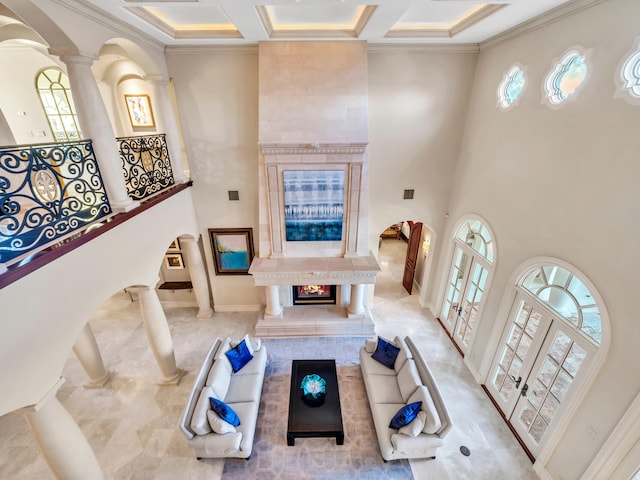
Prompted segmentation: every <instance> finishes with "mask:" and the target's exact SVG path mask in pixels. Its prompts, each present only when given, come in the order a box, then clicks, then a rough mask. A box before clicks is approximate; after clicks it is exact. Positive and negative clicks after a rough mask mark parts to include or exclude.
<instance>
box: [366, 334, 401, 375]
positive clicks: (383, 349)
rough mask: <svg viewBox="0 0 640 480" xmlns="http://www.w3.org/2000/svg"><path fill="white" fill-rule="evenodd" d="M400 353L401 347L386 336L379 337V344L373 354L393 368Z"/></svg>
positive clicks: (375, 357)
mask: <svg viewBox="0 0 640 480" xmlns="http://www.w3.org/2000/svg"><path fill="white" fill-rule="evenodd" d="M398 353H400V349H399V348H398V347H396V346H395V345H393V344H392V343H390V342H388V341H387V340H385V339H384V338H382V337H378V346H377V347H376V351H375V352H373V355H371V356H372V357H373V358H374V359H375V360H377V361H379V362H380V363H381V364H383V365H384V366H385V367H389V368H393V364H394V363H396V357H397V356H398Z"/></svg>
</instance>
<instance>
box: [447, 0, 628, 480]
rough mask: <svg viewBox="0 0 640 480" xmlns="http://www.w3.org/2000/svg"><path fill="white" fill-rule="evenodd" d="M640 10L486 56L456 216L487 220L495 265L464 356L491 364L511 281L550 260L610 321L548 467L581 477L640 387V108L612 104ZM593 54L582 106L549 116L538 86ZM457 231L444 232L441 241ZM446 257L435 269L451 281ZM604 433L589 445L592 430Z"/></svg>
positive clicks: (591, 12)
mask: <svg viewBox="0 0 640 480" xmlns="http://www.w3.org/2000/svg"><path fill="white" fill-rule="evenodd" d="M638 16H640V3H638V2H634V1H627V0H611V1H609V2H604V3H601V4H600V5H597V6H595V7H593V8H591V9H587V10H584V11H583V12H581V13H578V14H576V15H575V16H572V17H569V18H567V19H565V20H563V21H560V22H558V23H554V24H552V25H549V26H547V27H545V28H542V29H539V30H536V31H533V32H532V33H530V34H527V35H524V36H521V37H519V38H517V39H514V40H511V41H509V42H506V43H504V44H500V45H498V46H496V47H495V48H491V49H489V50H486V51H483V52H482V53H481V54H480V58H479V62H478V68H477V72H476V78H475V82H474V91H473V96H472V99H471V103H470V109H469V115H468V122H467V125H466V128H465V132H466V135H465V141H464V143H463V147H462V151H461V155H460V163H459V165H458V169H457V172H456V175H455V182H454V185H455V189H454V193H453V197H452V201H451V204H450V205H449V213H450V214H451V218H452V219H453V220H454V221H455V220H456V219H458V218H459V217H460V216H462V215H463V214H466V213H469V212H475V213H478V214H480V215H482V216H483V217H484V218H485V219H486V220H487V222H488V223H489V225H490V226H491V228H492V229H493V231H494V233H495V237H496V243H497V247H498V249H497V263H496V270H495V277H494V280H493V284H492V286H491V291H490V293H489V295H488V296H487V299H486V300H487V303H486V306H485V309H484V312H483V315H482V322H481V323H480V325H479V327H478V328H479V330H478V335H477V338H476V341H475V344H474V346H473V349H472V350H471V352H470V354H469V355H468V356H467V357H466V360H467V361H468V362H469V363H470V364H471V365H472V366H473V367H475V368H480V367H481V365H482V366H483V367H486V361H487V360H490V357H491V355H492V354H493V350H494V349H491V348H489V349H487V344H491V342H492V341H493V340H495V338H496V337H495V335H496V333H498V335H499V332H500V331H501V330H502V327H503V325H504V323H505V321H506V318H507V315H508V309H509V307H510V305H511V301H512V298H513V290H512V288H511V284H510V282H509V277H510V276H511V275H512V273H513V272H514V270H515V269H516V267H517V266H518V265H519V264H521V263H522V262H524V261H525V260H528V259H530V258H532V257H536V256H553V257H557V258H560V259H562V260H564V261H567V262H569V263H571V264H573V265H574V266H575V267H577V268H578V269H579V270H581V271H582V272H584V274H586V275H587V277H588V278H589V279H590V280H591V281H592V282H593V283H594V284H595V286H596V288H597V290H598V291H599V292H600V294H601V295H602V297H603V299H604V303H605V305H604V306H605V307H606V309H607V310H608V312H609V315H610V317H611V348H610V350H609V353H608V356H607V358H606V360H605V363H604V366H603V368H602V370H601V371H600V372H599V374H598V375H597V377H596V379H595V382H594V383H593V386H592V387H591V389H590V390H589V391H588V393H587V395H586V398H585V399H584V402H583V403H582V405H580V407H579V411H578V412H577V414H576V415H575V417H574V418H573V419H571V421H570V424H569V426H568V429H567V431H566V434H565V435H564V436H563V437H562V439H561V441H560V444H559V445H558V447H557V449H556V451H555V453H554V454H553V456H552V457H551V459H550V461H549V463H548V465H547V469H548V471H549V472H550V474H551V476H552V477H553V478H554V479H561V478H564V479H565V480H568V479H576V478H579V477H580V475H581V473H582V472H583V471H584V470H585V468H586V467H587V465H588V464H589V462H590V461H591V459H592V458H593V457H594V455H595V454H596V452H597V451H598V450H599V448H600V447H601V446H602V444H603V442H604V440H605V439H606V437H607V435H608V434H609V433H610V432H611V430H612V429H613V428H614V426H615V425H616V422H617V421H618V419H619V418H620V417H621V416H622V414H623V413H624V412H625V410H626V408H627V407H628V406H629V404H630V403H631V401H632V400H633V397H634V396H635V394H636V393H637V391H638V389H639V388H640V361H639V358H638V353H637V352H638V348H637V346H638V344H640V322H638V321H637V316H638V315H637V306H636V305H635V301H634V300H633V298H634V295H635V292H636V290H637V287H638V285H639V282H638V271H640V270H639V269H640V256H639V255H638V253H637V242H636V237H637V235H636V234H637V233H639V232H640V230H639V228H640V227H639V225H640V210H639V209H638V204H639V201H640V196H639V195H638V191H639V190H638V188H637V185H636V183H637V179H638V178H639V177H640V163H639V162H638V154H637V152H638V151H640V137H639V136H638V125H639V124H640V109H638V107H637V106H636V107H632V106H630V105H629V104H627V103H626V102H624V101H623V100H620V99H614V98H613V96H614V91H615V75H616V74H617V72H618V70H617V69H618V65H619V63H620V62H621V60H622V58H623V56H624V55H625V54H626V53H627V52H629V50H630V49H631V48H632V46H633V45H634V43H635V42H636V41H637V38H638V35H639V34H640V29H639V28H638V23H637V18H638ZM574 45H582V46H584V47H585V48H587V49H589V52H590V56H589V60H588V65H589V75H588V78H587V81H586V83H585V84H584V85H583V88H582V89H581V91H580V92H579V94H578V97H577V98H576V101H575V102H568V103H567V104H566V105H563V106H562V108H558V109H550V108H548V107H547V106H546V105H545V104H543V103H542V102H541V85H542V83H543V81H544V77H545V76H546V74H547V72H548V71H549V70H550V68H551V66H552V61H553V60H554V59H559V58H560V57H561V55H562V54H564V53H565V52H566V50H567V49H568V48H569V47H572V46H574ZM514 63H520V64H522V65H523V66H524V67H525V71H526V74H527V82H528V83H527V86H526V90H525V91H524V93H523V95H522V98H521V101H520V104H519V105H518V106H517V107H515V108H513V109H512V110H510V111H508V112H502V111H500V110H499V109H497V108H496V91H497V86H498V84H499V82H500V81H501V78H502V76H503V75H504V73H505V72H506V71H507V70H508V69H509V67H511V66H512V65H513V64H514ZM452 234H453V232H451V231H447V232H446V236H445V237H446V238H450V237H451V235H452ZM446 267H447V262H446V261H443V262H441V264H440V269H439V276H438V278H439V281H440V282H441V284H442V282H444V277H445V275H446ZM588 428H593V430H595V431H596V432H597V435H596V438H595V439H594V440H591V439H589V438H588V436H587V429H588Z"/></svg>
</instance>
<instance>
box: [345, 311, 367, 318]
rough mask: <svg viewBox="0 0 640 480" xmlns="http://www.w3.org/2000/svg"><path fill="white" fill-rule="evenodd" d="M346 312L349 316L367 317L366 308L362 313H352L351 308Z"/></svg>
mask: <svg viewBox="0 0 640 480" xmlns="http://www.w3.org/2000/svg"><path fill="white" fill-rule="evenodd" d="M345 310H346V309H345ZM346 312H347V318H367V312H366V311H365V310H364V309H363V310H362V311H361V312H360V313H351V312H350V311H349V310H346Z"/></svg>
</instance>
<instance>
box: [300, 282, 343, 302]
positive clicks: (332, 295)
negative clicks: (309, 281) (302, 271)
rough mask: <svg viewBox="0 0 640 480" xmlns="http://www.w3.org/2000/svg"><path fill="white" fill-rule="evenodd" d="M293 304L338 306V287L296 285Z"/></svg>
mask: <svg viewBox="0 0 640 480" xmlns="http://www.w3.org/2000/svg"><path fill="white" fill-rule="evenodd" d="M293 304H294V305H308V304H316V305H317V304H322V305H335V304H336V286H335V285H294V286H293Z"/></svg>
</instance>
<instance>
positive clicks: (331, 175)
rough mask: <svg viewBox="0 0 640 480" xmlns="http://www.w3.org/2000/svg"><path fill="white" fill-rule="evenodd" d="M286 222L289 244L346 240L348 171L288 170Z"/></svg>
mask: <svg viewBox="0 0 640 480" xmlns="http://www.w3.org/2000/svg"><path fill="white" fill-rule="evenodd" d="M282 174H283V188H284V222H285V229H286V239H287V241H288V242H328V241H335V240H342V221H343V218H344V182H345V171H344V170H285V171H284V172H282Z"/></svg>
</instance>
